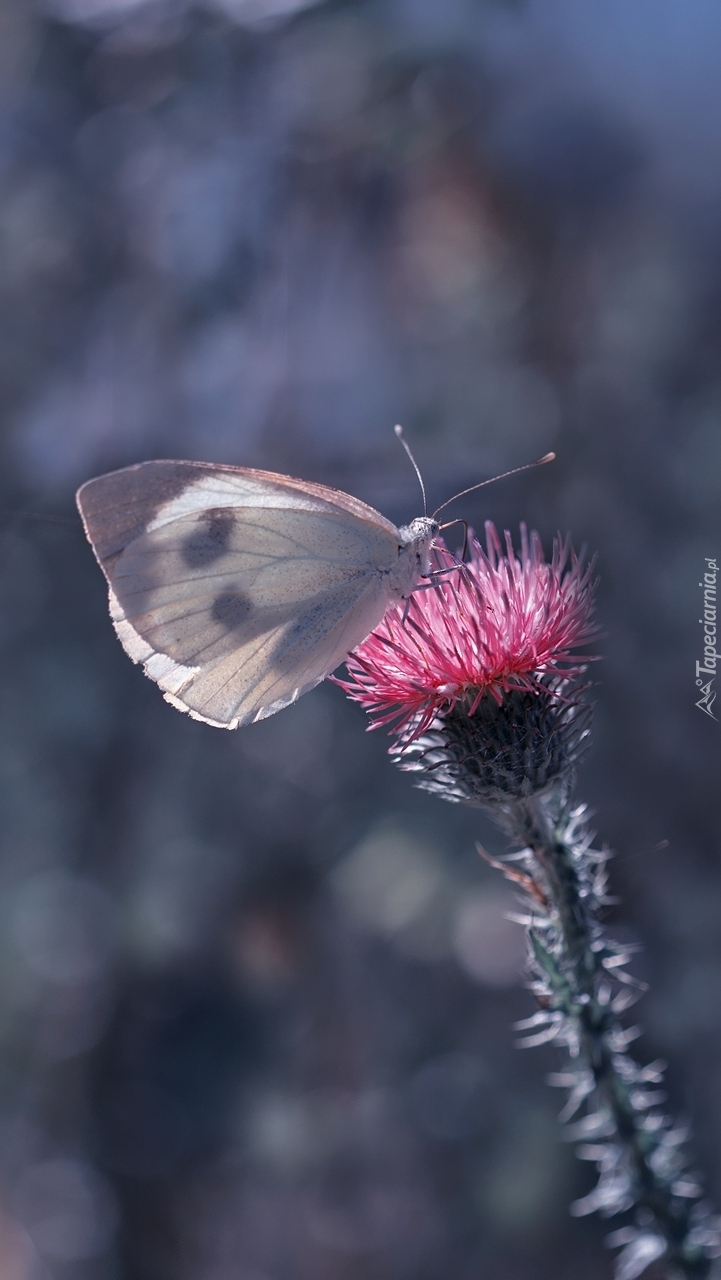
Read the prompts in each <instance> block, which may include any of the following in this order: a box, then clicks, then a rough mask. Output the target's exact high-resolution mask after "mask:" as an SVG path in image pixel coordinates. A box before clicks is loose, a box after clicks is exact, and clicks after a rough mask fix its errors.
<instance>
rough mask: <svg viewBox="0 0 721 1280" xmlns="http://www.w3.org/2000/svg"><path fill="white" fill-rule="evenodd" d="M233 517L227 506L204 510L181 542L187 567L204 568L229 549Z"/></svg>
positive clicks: (182, 553)
mask: <svg viewBox="0 0 721 1280" xmlns="http://www.w3.org/2000/svg"><path fill="white" fill-rule="evenodd" d="M234 524H235V517H234V515H233V512H232V511H230V510H229V508H228V507H216V508H215V509H214V510H212V511H204V512H203V514H202V516H201V517H200V519H199V520H198V523H197V525H196V527H195V529H194V530H193V532H192V533H191V534H189V535H188V537H187V538H186V539H185V542H184V543H183V547H182V551H181V555H182V557H183V560H184V562H185V564H187V566H188V568H189V569H204V568H205V566H206V565H208V564H213V562H214V561H215V560H220V558H221V556H224V555H225V554H226V552H227V551H228V549H229V543H230V535H231V533H232V532H233V525H234Z"/></svg>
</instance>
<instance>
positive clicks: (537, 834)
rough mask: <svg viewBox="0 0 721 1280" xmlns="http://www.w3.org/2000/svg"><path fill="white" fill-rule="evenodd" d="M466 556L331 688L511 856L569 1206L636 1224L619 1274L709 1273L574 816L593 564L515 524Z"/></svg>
mask: <svg viewBox="0 0 721 1280" xmlns="http://www.w3.org/2000/svg"><path fill="white" fill-rule="evenodd" d="M470 547H471V557H470V562H469V563H468V564H465V565H460V564H458V562H457V561H456V560H455V559H454V557H453V556H451V555H450V553H449V552H448V550H447V549H446V548H445V546H443V544H442V543H441V542H440V540H439V543H438V545H437V547H436V550H435V557H436V569H437V571H438V572H437V575H436V576H435V577H434V579H433V580H432V582H431V583H429V585H428V589H426V590H421V589H419V590H416V592H415V593H414V594H413V596H412V598H411V600H410V603H409V604H408V606H407V609H405V610H404V608H403V607H402V606H400V605H399V606H398V607H396V608H393V609H391V610H389V611H388V612H387V613H386V615H385V617H384V619H383V621H382V623H381V625H380V627H378V628H377V630H376V631H374V632H373V633H372V634H371V635H370V636H369V637H368V639H367V640H365V641H364V642H363V644H362V645H360V647H359V648H358V649H356V650H355V652H354V653H353V654H351V656H350V657H349V659H348V660H347V664H346V665H347V669H348V679H347V680H344V681H338V683H339V684H341V685H342V687H343V688H344V689H345V690H346V692H347V693H348V694H349V695H350V697H351V698H354V699H355V701H356V702H360V703H361V705H362V706H363V707H365V709H366V710H367V711H368V712H369V714H370V716H371V728H375V727H377V726H379V725H388V726H390V731H391V734H392V737H393V745H392V747H391V752H392V754H393V755H394V757H395V759H396V762H397V763H398V764H399V765H400V766H401V768H404V769H410V770H413V771H414V772H415V773H416V776H417V779H418V782H419V785H420V786H422V787H424V788H425V789H427V790H429V791H434V792H436V793H437V794H439V795H441V796H443V797H444V798H445V799H447V800H460V801H465V802H466V803H468V804H474V805H483V806H485V807H487V808H489V809H490V810H491V813H492V815H493V817H494V818H495V819H496V821H497V822H498V823H499V825H501V826H502V827H503V829H504V830H505V832H506V834H507V835H510V836H511V839H512V841H513V843H514V844H515V845H516V846H517V847H518V851H517V852H515V853H511V854H507V855H505V856H504V857H502V858H500V859H498V858H493V857H491V856H490V855H489V854H485V853H484V856H485V857H486V858H487V860H488V861H489V862H490V863H491V865H492V866H494V867H496V868H498V869H499V870H501V871H503V873H504V875H505V876H506V877H507V878H508V879H509V880H511V881H512V882H513V883H514V885H515V886H516V888H517V889H519V890H520V891H521V892H522V899H521V900H522V902H524V903H525V915H524V916H523V917H520V919H521V920H522V922H523V923H524V924H525V926H526V935H527V939H528V947H529V952H528V964H527V969H528V975H529V977H530V979H531V981H530V984H529V985H530V988H531V990H532V991H533V993H534V995H535V997H536V1000H537V1003H538V1006H539V1008H538V1012H537V1013H535V1014H533V1016H532V1017H531V1018H528V1019H524V1021H523V1022H522V1023H519V1024H517V1027H518V1029H519V1030H524V1031H529V1032H531V1034H530V1035H529V1036H528V1037H527V1038H526V1039H525V1040H524V1041H523V1043H524V1044H525V1045H527V1046H531V1045H534V1044H545V1043H551V1042H554V1043H555V1044H556V1045H558V1046H559V1047H560V1048H565V1050H566V1051H567V1060H566V1064H565V1070H563V1071H562V1072H560V1073H556V1074H555V1075H554V1076H553V1077H551V1078H550V1083H553V1084H557V1085H560V1086H562V1087H563V1088H567V1089H568V1090H569V1097H568V1100H567V1103H566V1106H565V1107H564V1109H563V1111H562V1112H561V1115H560V1117H559V1119H561V1120H562V1121H566V1122H567V1121H570V1120H571V1119H573V1118H574V1117H575V1123H574V1126H573V1128H572V1129H571V1132H570V1134H569V1136H571V1137H573V1138H578V1139H580V1140H582V1141H581V1145H580V1146H579V1148H578V1154H579V1156H580V1157H581V1158H582V1159H588V1160H591V1161H593V1162H594V1163H595V1165H596V1168H597V1170H598V1175H599V1177H598V1183H597V1185H596V1187H595V1188H594V1190H593V1191H591V1192H590V1193H589V1194H588V1195H586V1196H584V1197H583V1198H582V1199H581V1200H578V1201H576V1202H575V1204H574V1205H573V1206H572V1212H573V1213H574V1214H577V1215H581V1214H585V1213H590V1212H593V1211H594V1210H597V1211H598V1212H599V1213H601V1214H602V1215H603V1216H610V1215H614V1214H627V1215H632V1216H630V1217H629V1218H628V1219H627V1222H626V1225H624V1226H622V1227H621V1228H620V1230H618V1231H615V1232H614V1233H613V1234H612V1235H611V1236H610V1237H609V1239H608V1243H609V1244H611V1245H613V1246H617V1247H619V1248H620V1253H619V1255H618V1256H617V1258H616V1264H615V1269H614V1276H615V1280H636V1277H638V1276H640V1275H641V1274H642V1273H643V1272H644V1271H645V1270H646V1268H647V1267H648V1266H649V1265H650V1264H651V1263H652V1262H654V1261H655V1260H656V1259H659V1258H661V1257H663V1258H664V1259H665V1264H666V1270H665V1275H666V1276H667V1277H668V1278H669V1280H670V1278H671V1277H674V1280H676V1277H679V1276H680V1277H686V1278H687V1280H691V1278H692V1277H693V1278H694V1280H704V1278H706V1277H708V1276H709V1272H710V1268H711V1266H712V1260H713V1259H716V1258H719V1257H721V1218H716V1217H715V1216H714V1215H713V1214H712V1213H711V1211H710V1208H709V1206H708V1205H707V1204H706V1203H705V1202H704V1201H703V1200H701V1199H700V1196H701V1187H700V1185H699V1182H698V1179H697V1178H696V1176H695V1175H693V1174H691V1173H690V1172H689V1166H688V1159H687V1156H686V1154H685V1152H684V1149H683V1143H684V1140H685V1131H683V1130H682V1129H680V1128H679V1127H678V1126H674V1125H672V1123H671V1121H670V1120H669V1118H668V1117H667V1116H666V1115H664V1113H663V1111H662V1110H661V1105H660V1104H661V1103H662V1101H663V1098H664V1095H663V1094H662V1093H660V1092H659V1091H658V1090H657V1089H655V1088H653V1087H649V1086H654V1085H658V1084H659V1083H661V1081H662V1078H663V1071H662V1066H661V1064H660V1063H658V1062H654V1063H650V1064H649V1065H648V1066H642V1065H640V1064H639V1063H638V1062H636V1061H635V1060H634V1059H633V1058H632V1056H631V1055H630V1053H629V1052H628V1046H629V1044H630V1043H631V1042H632V1040H633V1039H634V1038H635V1037H636V1035H638V1034H639V1032H638V1028H635V1027H631V1028H626V1027H625V1026H624V1025H623V1022H622V1020H621V1019H622V1015H623V1013H624V1011H625V1010H626V1009H627V1008H629V1007H630V1005H631V1004H633V1003H634V1001H635V999H636V998H637V997H638V995H639V994H640V986H639V984H638V983H636V982H635V981H634V979H633V977H632V976H631V975H630V974H628V973H627V972H626V965H627V964H628V962H629V960H630V958H631V953H632V950H633V949H632V948H629V947H624V946H622V945H620V944H618V943H616V942H614V941H613V940H612V939H611V938H609V937H607V935H606V933H605V930H604V928H603V926H602V924H601V912H602V910H603V908H604V907H605V905H606V904H607V903H608V902H609V901H610V899H609V898H608V897H607V896H606V863H607V860H608V857H609V854H608V852H607V851H605V850H596V849H594V848H593V838H592V833H591V832H590V831H589V829H588V825H587V813H586V809H585V806H584V805H577V804H576V805H574V804H573V803H572V801H571V794H572V785H571V784H572V774H573V767H574V764H575V762H576V760H577V759H578V756H579V753H580V751H581V750H582V749H583V748H584V746H585V744H586V739H587V737H588V734H589V728H588V722H589V718H590V706H589V704H588V702H587V701H586V700H585V698H584V693H585V689H586V687H587V686H584V685H583V684H582V682H581V681H582V677H583V674H584V672H585V670H586V666H585V662H583V661H582V660H581V659H580V658H579V655H578V652H577V650H578V648H579V646H581V645H583V644H586V643H588V641H589V640H591V639H592V638H593V636H594V635H595V634H596V627H595V625H594V623H593V622H592V621H591V610H592V606H593V594H594V587H595V582H594V577H593V565H589V566H587V567H585V568H584V567H583V565H582V563H581V560H580V559H579V558H577V557H576V556H575V555H574V553H573V551H572V550H571V547H570V544H569V542H568V541H567V540H566V541H565V542H561V541H560V540H559V539H556V541H555V543H554V547H553V555H552V558H551V561H550V563H548V562H547V561H546V560H545V559H544V556H543V549H542V547H541V542H540V539H539V537H538V535H537V534H536V533H532V534H531V535H530V537H529V535H528V533H527V531H526V529H525V527H524V526H523V525H522V526H521V550H520V555H517V554H516V553H515V551H514V549H513V544H512V541H511V537H510V534H508V533H506V538H505V550H504V548H503V546H502V544H501V542H500V539H499V537H498V534H497V533H496V530H495V529H494V527H493V525H492V524H487V525H486V547H487V549H486V550H485V551H484V550H483V549H482V548H481V546H480V545H479V543H478V542H477V541H476V539H475V538H473V537H472V538H471V540H470ZM439 575H440V576H439ZM586 661H587V660H586ZM479 851H480V852H482V853H483V852H484V851H483V850H480V848H479ZM516 918H517V919H519V917H516Z"/></svg>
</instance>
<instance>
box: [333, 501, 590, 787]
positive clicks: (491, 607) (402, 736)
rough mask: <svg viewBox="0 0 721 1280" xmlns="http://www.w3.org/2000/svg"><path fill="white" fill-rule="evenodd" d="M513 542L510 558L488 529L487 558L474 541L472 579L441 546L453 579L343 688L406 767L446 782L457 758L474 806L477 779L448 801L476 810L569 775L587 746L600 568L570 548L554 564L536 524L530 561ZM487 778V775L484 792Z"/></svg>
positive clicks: (423, 601) (393, 625)
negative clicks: (585, 653)
mask: <svg viewBox="0 0 721 1280" xmlns="http://www.w3.org/2000/svg"><path fill="white" fill-rule="evenodd" d="M505 543H506V545H505V552H504V549H503V546H502V544H501V541H500V538H499V536H498V534H497V532H496V530H495V528H494V526H493V525H492V524H491V523H490V522H488V523H487V524H486V545H487V550H486V551H484V550H483V548H482V547H481V545H480V543H479V542H478V541H477V539H476V538H475V537H474V536H473V535H471V537H470V539H469V549H470V560H469V561H468V562H467V563H466V564H465V565H464V566H463V567H462V568H461V567H459V566H458V562H457V560H456V558H455V557H454V556H452V555H451V553H450V552H449V551H448V549H447V548H446V547H445V545H444V544H443V542H442V540H441V539H438V540H437V542H436V546H435V556H436V563H437V568H438V569H441V570H446V571H447V570H450V572H445V573H444V575H443V577H440V578H438V579H437V580H436V582H435V584H434V585H433V586H432V587H430V588H427V589H419V590H416V591H415V592H414V593H413V596H412V597H411V600H410V603H409V605H408V609H407V616H406V618H405V620H404V616H403V615H404V606H403V604H401V603H399V604H398V605H394V606H393V607H392V608H390V609H389V610H388V611H387V613H386V615H385V617H384V618H383V621H382V622H381V624H380V626H379V627H377V628H376V630H375V631H373V632H372V633H371V635H369V636H368V638H367V639H366V640H364V642H363V644H361V645H360V646H359V647H358V648H357V649H356V650H355V651H354V652H353V653H352V654H351V655H350V656H349V658H348V659H347V662H346V666H347V670H348V679H347V680H339V681H338V683H339V684H340V685H341V687H342V688H343V689H345V691H346V692H347V693H348V695H349V696H350V697H351V698H353V699H354V700H355V701H356V702H359V703H360V704H361V705H362V706H363V707H364V708H365V710H366V711H367V712H368V713H369V715H370V717H371V720H372V724H371V726H370V727H371V728H376V727H378V726H380V725H384V724H389V725H392V726H393V727H392V733H393V735H394V738H395V745H394V747H393V748H392V750H394V751H395V752H396V754H397V756H398V759H399V762H401V763H403V762H404V760H405V767H413V768H415V769H417V770H420V769H422V768H426V769H434V770H435V771H436V779H437V780H440V776H441V774H440V773H439V772H438V771H439V769H440V770H441V773H444V775H447V774H448V769H447V768H446V767H445V765H448V761H449V759H450V757H449V751H450V752H451V756H452V761H451V763H452V765H453V767H452V769H451V773H452V775H453V780H454V781H453V786H452V787H450V789H451V790H454V789H455V791H457V790H458V786H457V784H458V781H459V776H460V773H464V772H465V773H466V774H467V773H468V769H469V768H470V769H471V772H473V773H474V778H475V780H474V782H473V786H472V787H471V788H470V791H471V792H472V795H471V794H470V793H469V779H468V777H466V778H465V780H463V785H462V788H461V789H462V790H463V791H464V794H463V795H460V794H454V795H452V796H451V795H449V796H448V798H453V799H461V798H463V799H470V800H471V801H472V802H473V803H485V802H486V798H487V795H490V794H491V792H492V793H493V795H496V794H497V793H498V792H499V791H502V792H504V793H506V794H507V793H508V791H509V789H510V790H511V791H513V792H514V793H515V791H516V790H518V788H519V787H520V789H521V791H523V792H524V793H525V792H526V791H527V790H529V789H530V790H531V791H536V790H538V789H542V788H543V786H545V785H546V784H547V783H548V781H549V780H551V778H552V777H557V776H558V775H559V774H561V773H563V772H564V771H565V770H566V769H567V768H568V766H569V764H570V763H571V762H572V760H573V759H574V758H575V756H576V755H577V754H578V746H579V742H580V738H581V737H585V736H586V735H587V730H585V731H582V728H581V719H582V717H581V718H579V714H578V713H579V711H580V710H581V707H580V706H579V703H578V700H577V698H576V699H570V698H569V696H568V695H569V691H570V689H571V686H572V682H573V681H574V680H575V679H576V678H577V677H578V676H580V675H581V674H582V673H583V672H584V671H585V669H586V668H585V663H583V662H582V661H581V660H580V658H579V655H578V654H577V652H576V650H577V649H578V647H579V646H580V645H583V644H586V643H588V642H589V641H590V640H591V639H592V638H593V636H594V635H595V634H596V631H597V628H596V626H595V625H594V624H593V623H592V622H591V620H590V615H591V611H592V607H593V594H594V588H595V581H594V576H593V565H589V566H586V567H584V566H583V565H582V563H581V561H580V560H579V559H578V558H577V557H576V556H575V554H574V553H573V551H572V549H571V546H570V543H569V541H568V540H566V541H561V539H560V538H557V539H555V541H554V546H553V555H552V558H551V561H550V563H548V562H547V561H546V560H545V558H544V554H543V547H542V545H541V540H540V538H539V536H538V534H537V533H535V532H532V533H531V534H530V535H529V534H528V531H527V529H526V527H525V525H521V549H520V555H517V554H516V553H515V551H514V548H513V543H512V540H511V536H510V534H509V533H508V532H507V533H506V537H505ZM576 692H578V690H576ZM485 695H488V697H486V696H485ZM494 708H495V710H494ZM431 730H432V731H433V732H432V733H431V734H430V736H428V731H431ZM469 734H470V737H469ZM424 735H426V736H425V737H424ZM439 735H440V737H439ZM559 744H560V745H559ZM439 751H440V752H441V754H442V755H443V761H444V762H445V764H444V765H443V768H442V767H441V765H442V763H443V762H442V761H441V759H440V757H439ZM539 752H540V755H539ZM529 753H530V754H529ZM409 756H413V757H414V760H415V762H414V763H413V765H412V766H411V765H410V764H409V763H408V757H409ZM471 756H473V757H474V761H475V762H474V763H473V764H472V765H471V764H469V763H468V762H469V760H470V757H471ZM531 756H533V757H534V759H536V761H538V759H540V757H541V756H542V757H543V760H542V767H541V766H540V765H538V763H537V764H536V765H534V766H533V768H529V764H528V762H529V761H530V759H531ZM521 757H522V758H523V760H525V761H526V765H525V766H523V768H524V769H525V774H526V776H525V779H523V780H521V779H520V774H519V771H521V765H522V760H521ZM479 761H480V762H481V763H480V764H479ZM499 762H500V763H502V765H503V769H504V770H505V773H504V781H503V783H502V784H501V783H500V782H499V781H498V778H499V774H498V768H497V767H496V766H498V765H499ZM491 765H492V766H493V767H491ZM479 769H482V770H484V771H485V773H484V777H485V775H486V774H488V777H486V778H485V781H484V782H483V784H482V785H481V781H480V779H479V778H478V776H477V775H478V772H479ZM489 770H490V773H489ZM534 770H535V772H534ZM509 777H511V778H512V780H511V781H510V782H509V781H508V778H509ZM534 778H535V781H534ZM447 781H449V779H448V778H447ZM422 785H429V784H427V783H423V784H422ZM449 786H450V781H449ZM488 788H490V791H489V790H488ZM433 789H434V790H440V789H441V788H440V787H436V786H435V785H434V786H433ZM448 791H449V787H447V788H446V793H447V794H448Z"/></svg>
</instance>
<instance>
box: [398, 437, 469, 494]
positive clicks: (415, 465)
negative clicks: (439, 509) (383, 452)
mask: <svg viewBox="0 0 721 1280" xmlns="http://www.w3.org/2000/svg"><path fill="white" fill-rule="evenodd" d="M393 430H394V431H395V433H396V435H397V437H398V439H399V440H400V442H401V444H402V445H403V448H404V449H405V451H406V453H407V454H408V457H409V458H410V460H411V466H412V467H413V470H414V471H415V473H416V475H417V476H418V483H419V485H420V486H421V493H422V494H423V514H424V516H427V515H428V503H427V502H426V486H425V485H424V483H423V476H422V475H421V473H420V470H419V467H418V463H417V462H416V460H415V458H414V457H413V454H412V453H411V450H410V445H409V444H408V443H407V441H406V438H405V436H404V435H403V428H402V427H399V426H395V427H394V428H393ZM456 496H459V495H456ZM452 501H453V499H452V498H451V502H452Z"/></svg>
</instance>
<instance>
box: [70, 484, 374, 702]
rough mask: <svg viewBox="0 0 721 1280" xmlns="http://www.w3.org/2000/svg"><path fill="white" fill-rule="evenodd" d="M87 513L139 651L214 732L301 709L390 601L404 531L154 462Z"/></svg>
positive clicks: (337, 498)
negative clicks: (299, 702) (299, 701)
mask: <svg viewBox="0 0 721 1280" xmlns="http://www.w3.org/2000/svg"><path fill="white" fill-rule="evenodd" d="M139 473H140V476H139ZM154 475H156V476H157V481H158V483H157V485H156V486H155V488H154V486H153V483H152V480H153V476H154ZM158 495H160V497H159V499H158ZM78 504H79V506H80V510H81V513H82V514H83V518H84V521H85V526H86V530H87V532H88V536H89V538H90V540H91V542H92V544H93V547H94V549H95V551H96V554H97V556H98V559H99V560H100V563H101V565H102V566H103V569H104V571H105V573H106V576H107V577H108V581H109V583H110V588H111V613H112V615H113V620H114V622H115V625H116V629H117V631H118V635H119V637H120V639H121V641H122V643H123V645H124V647H125V648H126V650H127V652H128V653H129V654H130V656H131V657H132V658H134V659H135V661H142V662H143V663H144V664H145V669H146V671H147V673H148V675H150V676H151V677H152V678H153V679H155V680H156V681H157V682H158V683H159V684H160V686H161V688H162V689H163V691H164V692H165V694H166V696H167V697H169V699H170V700H171V701H172V702H173V703H174V704H175V705H177V706H180V707H182V708H183V709H185V710H188V711H190V713H191V715H194V716H196V717H198V718H200V719H204V720H208V721H209V722H211V723H213V724H222V725H227V726H228V727H235V726H236V725H238V724H244V723H247V722H248V721H250V720H253V719H259V718H262V717H263V716H266V715H270V714H272V712H274V711H277V710H280V708H281V707H282V706H285V705H287V704H288V703H289V702H292V701H293V700H294V699H295V698H296V697H298V696H299V695H300V694H301V693H303V692H305V691H306V690H307V689H310V688H312V687H313V685H315V684H317V683H318V682H319V681H320V680H322V679H324V677H325V676H326V675H328V674H329V673H330V671H332V670H333V669H334V668H335V667H336V666H337V665H338V664H339V663H340V662H342V660H343V658H344V657H345V656H346V654H347V653H348V651H349V650H350V649H351V648H353V647H354V646H355V645H357V644H359V643H360V641H361V640H362V639H364V638H365V636H366V635H367V634H368V632H369V631H371V630H372V629H373V627H374V626H375V625H376V624H377V623H378V622H379V621H380V618H381V617H382V615H383V613H384V611H385V609H386V607H387V605H388V603H389V595H388V587H387V581H388V572H389V571H390V570H391V569H392V567H393V565H394V563H395V561H396V559H397V555H398V535H397V531H396V530H395V529H394V527H393V525H391V524H390V522H389V521H387V520H385V519H384V518H383V517H382V516H381V515H379V514H378V513H377V512H375V511H373V509H372V508H370V507H366V506H365V505H364V504H363V503H360V502H358V501H357V500H356V499H353V498H350V497H349V496H348V495H346V494H341V493H338V492H337V491H335V490H330V489H326V488H325V487H324V486H321V485H306V484H304V483H303V482H301V481H294V480H290V479H288V478H286V477H280V476H276V475H274V474H270V473H264V472H253V471H245V470H242V469H240V468H237V469H235V468H227V467H218V468H214V467H212V466H210V465H203V464H193V463H162V462H161V463H145V464H141V466H139V467H133V468H127V469H126V470H125V471H120V472H115V473H112V474H111V475H109V476H101V477H100V478H99V479H98V480H95V481H90V482H89V483H88V484H87V485H84V486H83V488H82V489H81V490H80V493H79V495H78Z"/></svg>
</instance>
